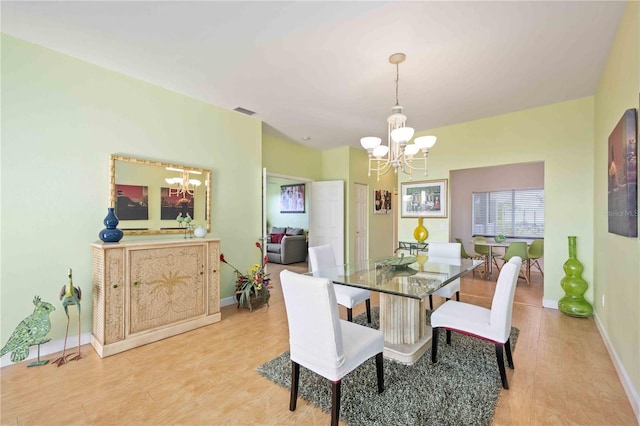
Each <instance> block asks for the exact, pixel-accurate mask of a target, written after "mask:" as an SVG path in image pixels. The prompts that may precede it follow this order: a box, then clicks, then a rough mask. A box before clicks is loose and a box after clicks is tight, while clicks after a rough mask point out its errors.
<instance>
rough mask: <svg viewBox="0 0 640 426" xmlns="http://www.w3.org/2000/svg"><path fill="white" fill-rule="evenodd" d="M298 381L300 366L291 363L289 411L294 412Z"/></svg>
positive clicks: (293, 362)
mask: <svg viewBox="0 0 640 426" xmlns="http://www.w3.org/2000/svg"><path fill="white" fill-rule="evenodd" d="M299 381H300V364H298V363H297V362H295V361H291V399H290V400H289V410H291V411H295V410H296V402H297V400H298V382H299Z"/></svg>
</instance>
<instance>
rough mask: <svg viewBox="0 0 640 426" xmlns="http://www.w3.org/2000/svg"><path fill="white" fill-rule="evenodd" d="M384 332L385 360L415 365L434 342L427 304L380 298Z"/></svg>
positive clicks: (408, 299) (400, 297)
mask: <svg viewBox="0 0 640 426" xmlns="http://www.w3.org/2000/svg"><path fill="white" fill-rule="evenodd" d="M380 330H381V331H382V333H383V334H384V356H385V357H387V358H390V359H393V360H395V361H398V362H400V363H402V364H406V365H411V364H413V363H415V362H416V361H417V360H418V358H420V356H422V354H424V353H425V351H426V350H427V348H428V347H429V342H430V341H431V327H429V326H428V325H427V322H426V313H425V307H424V304H423V302H422V301H421V300H418V299H412V298H409V297H403V296H395V295H392V294H384V293H381V294H380Z"/></svg>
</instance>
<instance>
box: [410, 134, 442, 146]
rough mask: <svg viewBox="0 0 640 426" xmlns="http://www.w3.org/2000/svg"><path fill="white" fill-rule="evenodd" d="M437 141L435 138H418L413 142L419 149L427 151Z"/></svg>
mask: <svg viewBox="0 0 640 426" xmlns="http://www.w3.org/2000/svg"><path fill="white" fill-rule="evenodd" d="M437 139H438V138H436V137H435V136H420V137H418V138H416V139H415V140H414V141H413V142H414V143H415V144H416V145H418V147H419V148H420V149H429V148H431V147H433V146H434V145H435V144H436V140H437Z"/></svg>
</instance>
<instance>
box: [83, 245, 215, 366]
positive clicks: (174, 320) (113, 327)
mask: <svg viewBox="0 0 640 426" xmlns="http://www.w3.org/2000/svg"><path fill="white" fill-rule="evenodd" d="M91 250H92V256H93V267H92V269H93V273H92V275H93V279H92V281H93V332H92V335H91V345H92V346H93V347H94V348H95V350H96V351H97V352H98V354H99V355H100V356H101V357H106V356H109V355H113V354H116V353H119V352H122V351H126V350H129V349H132V348H135V347H137V346H141V345H144V344H147V343H151V342H155V341H158V340H161V339H164V338H167V337H170V336H174V335H176V334H180V333H184V332H186V331H189V330H193V329H195V328H198V327H202V326H205V325H209V324H213V323H215V322H218V321H220V319H221V315H220V240H219V239H213V238H203V239H183V240H178V239H174V240H156V241H153V240H140V241H132V242H124V243H122V242H120V243H94V244H91Z"/></svg>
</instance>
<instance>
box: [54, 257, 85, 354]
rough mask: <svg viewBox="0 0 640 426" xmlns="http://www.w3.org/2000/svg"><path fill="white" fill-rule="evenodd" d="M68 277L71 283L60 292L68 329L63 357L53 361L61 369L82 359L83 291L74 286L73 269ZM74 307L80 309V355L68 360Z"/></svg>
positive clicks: (65, 334) (65, 335) (63, 347)
mask: <svg viewBox="0 0 640 426" xmlns="http://www.w3.org/2000/svg"><path fill="white" fill-rule="evenodd" d="M68 276H69V282H68V283H67V284H65V285H64V286H63V287H62V289H61V290H60V300H61V301H62V307H63V308H64V313H65V315H66V316H67V329H66V331H65V333H64V345H63V346H62V356H61V357H60V358H58V359H56V360H55V361H53V364H57V365H58V367H60V366H61V365H62V364H65V363H66V362H67V361H74V360H79V359H81V358H82V353H81V352H80V300H81V299H82V290H80V287H76V286H74V285H73V278H72V271H71V268H69V271H68ZM73 305H75V306H77V307H78V354H77V355H76V356H74V357H72V358H69V359H67V357H69V356H71V355H65V352H66V350H67V336H68V335H69V306H73Z"/></svg>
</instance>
